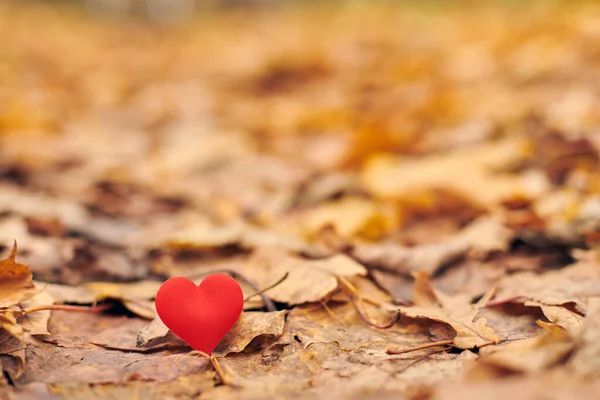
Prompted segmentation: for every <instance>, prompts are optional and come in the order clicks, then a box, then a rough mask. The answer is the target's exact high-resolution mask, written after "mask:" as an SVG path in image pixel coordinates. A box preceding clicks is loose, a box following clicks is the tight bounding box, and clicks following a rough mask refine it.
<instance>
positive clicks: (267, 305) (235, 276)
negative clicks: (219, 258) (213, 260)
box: [187, 269, 277, 311]
mask: <svg viewBox="0 0 600 400" xmlns="http://www.w3.org/2000/svg"><path fill="white" fill-rule="evenodd" d="M219 273H220V274H227V275H229V276H231V277H232V278H233V279H238V280H240V281H242V282H243V283H245V284H246V285H248V286H250V287H251V288H252V289H254V291H255V292H257V295H258V296H260V298H261V300H262V301H263V303H264V305H265V309H266V310H267V311H277V307H275V303H273V301H272V300H271V299H269V298H268V297H267V296H266V295H265V294H264V293H263V291H261V290H260V289H259V288H258V287H257V286H256V285H255V284H254V283H252V281H251V280H250V279H249V278H248V277H246V276H245V275H243V274H241V273H239V272H237V271H233V270H231V269H221V270H217V271H210V272H206V273H202V274H193V275H188V276H187V278H189V279H193V278H200V277H204V276H206V275H209V274H219Z"/></svg>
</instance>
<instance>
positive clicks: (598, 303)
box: [567, 298, 600, 380]
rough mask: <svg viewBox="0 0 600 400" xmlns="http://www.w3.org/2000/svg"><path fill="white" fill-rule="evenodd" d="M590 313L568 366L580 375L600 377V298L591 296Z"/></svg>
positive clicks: (592, 377)
mask: <svg viewBox="0 0 600 400" xmlns="http://www.w3.org/2000/svg"><path fill="white" fill-rule="evenodd" d="M588 306H589V308H588V313H587V315H586V318H585V320H584V321H583V330H582V332H581V336H580V337H579V338H578V341H577V345H576V346H577V347H576V348H575V353H574V354H573V356H572V357H571V358H570V360H569V362H568V363H567V368H568V370H569V371H572V372H573V373H575V374H576V375H577V376H579V377H583V378H586V379H596V380H597V379H598V377H599V376H600V344H599V341H598V332H600V299H598V298H591V299H590V300H589V304H588Z"/></svg>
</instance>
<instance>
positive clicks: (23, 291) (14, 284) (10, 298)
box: [0, 242, 36, 308]
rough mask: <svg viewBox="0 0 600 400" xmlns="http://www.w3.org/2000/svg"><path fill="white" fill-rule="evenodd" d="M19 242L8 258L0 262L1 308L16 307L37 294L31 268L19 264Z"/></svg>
mask: <svg viewBox="0 0 600 400" xmlns="http://www.w3.org/2000/svg"><path fill="white" fill-rule="evenodd" d="M16 256H17V242H15V243H14V245H13V248H12V250H11V251H10V254H9V255H8V257H7V258H5V259H3V260H0V308H5V307H10V306H14V305H16V304H19V303H20V302H22V301H25V300H27V299H29V298H31V297H33V296H34V295H35V293H36V288H35V285H34V284H33V280H32V275H31V271H30V270H29V266H27V265H23V264H18V263H17V262H16V261H15V258H16Z"/></svg>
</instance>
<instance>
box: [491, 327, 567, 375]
mask: <svg viewBox="0 0 600 400" xmlns="http://www.w3.org/2000/svg"><path fill="white" fill-rule="evenodd" d="M573 346H574V342H573V340H572V339H571V338H570V337H569V335H568V334H567V333H566V332H565V331H563V330H561V329H553V330H552V331H551V332H549V333H548V332H545V333H543V334H542V335H540V336H538V337H537V338H531V339H523V340H519V341H516V342H511V343H507V344H503V345H500V346H495V347H489V348H485V349H481V353H480V354H481V358H480V361H481V362H482V363H485V364H491V365H494V366H497V367H501V368H504V369H507V370H509V371H515V372H523V373H524V372H529V373H538V372H542V371H544V370H546V369H548V368H549V367H552V366H554V365H556V364H557V363H558V362H559V361H560V360H561V359H563V358H564V357H565V356H566V355H567V354H569V352H570V351H571V350H572V349H573Z"/></svg>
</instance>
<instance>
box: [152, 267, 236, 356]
mask: <svg viewBox="0 0 600 400" xmlns="http://www.w3.org/2000/svg"><path fill="white" fill-rule="evenodd" d="M243 307H244V295H243V294H242V288H241V287H240V285H239V284H238V283H237V282H236V281H235V279H233V278H231V277H230V276H228V275H223V274H214V275H210V276H208V277H206V278H204V280H203V281H202V282H200V285H198V286H196V284H194V282H192V281H190V280H189V279H186V278H171V279H169V280H168V281H166V282H165V283H163V284H162V286H161V287H160V289H158V293H157V294H156V311H157V312H158V316H159V317H160V319H161V320H162V322H163V323H164V324H165V325H166V326H167V327H168V328H169V329H170V330H171V331H172V332H173V333H174V334H176V335H177V336H179V337H180V338H181V339H183V340H184V341H185V342H186V343H188V344H189V345H190V346H192V347H193V348H194V349H196V350H200V351H203V352H205V353H207V354H211V353H212V351H213V350H214V349H215V347H217V345H218V344H219V342H220V341H221V339H223V336H225V334H226V333H227V332H228V331H229V330H230V329H231V327H232V326H233V325H234V324H235V322H236V321H237V319H238V318H239V316H240V314H241V313H242V308H243Z"/></svg>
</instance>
